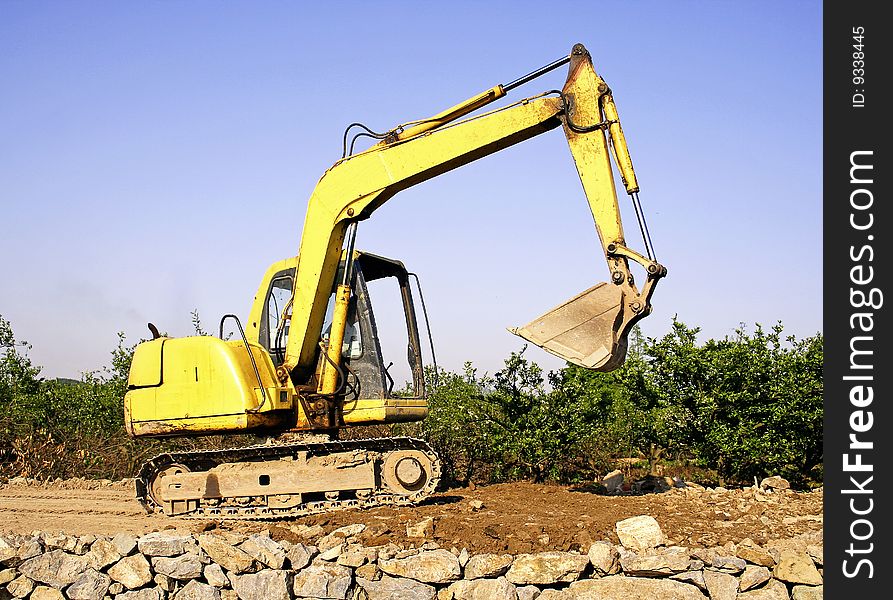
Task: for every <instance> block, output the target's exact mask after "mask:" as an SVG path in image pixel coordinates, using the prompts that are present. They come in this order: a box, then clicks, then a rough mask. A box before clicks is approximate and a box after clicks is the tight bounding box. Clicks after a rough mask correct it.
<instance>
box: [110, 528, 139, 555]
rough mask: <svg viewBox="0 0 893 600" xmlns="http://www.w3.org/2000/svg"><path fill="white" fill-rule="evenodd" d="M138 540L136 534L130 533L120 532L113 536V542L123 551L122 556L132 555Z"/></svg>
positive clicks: (119, 550)
mask: <svg viewBox="0 0 893 600" xmlns="http://www.w3.org/2000/svg"><path fill="white" fill-rule="evenodd" d="M138 541H139V540H138V539H137V537H136V536H135V535H130V534H129V533H119V534H117V535H115V537H113V538H112V543H113V544H114V545H115V548H117V549H118V552H120V553H121V556H128V555H130V554H131V553H132V552H133V551H134V550H135V549H136V545H137V542H138Z"/></svg>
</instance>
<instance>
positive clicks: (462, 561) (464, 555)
mask: <svg viewBox="0 0 893 600" xmlns="http://www.w3.org/2000/svg"><path fill="white" fill-rule="evenodd" d="M453 554H456V553H455V552H454V553H453ZM456 557H457V558H458V559H459V566H460V567H462V568H463V569H464V568H465V565H467V564H468V561H469V560H471V557H470V556H468V548H462V550H461V551H460V552H459V554H456Z"/></svg>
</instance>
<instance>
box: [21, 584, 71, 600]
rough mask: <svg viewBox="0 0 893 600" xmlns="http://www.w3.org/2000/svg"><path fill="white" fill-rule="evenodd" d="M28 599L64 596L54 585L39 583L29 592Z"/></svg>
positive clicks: (48, 599)
mask: <svg viewBox="0 0 893 600" xmlns="http://www.w3.org/2000/svg"><path fill="white" fill-rule="evenodd" d="M29 600H65V596H63V595H62V592H60V591H59V590H57V589H56V588H54V587H47V586H45V585H40V586H37V587H36V588H34V591H33V592H31V596H29Z"/></svg>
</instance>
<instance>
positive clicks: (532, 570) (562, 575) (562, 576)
mask: <svg viewBox="0 0 893 600" xmlns="http://www.w3.org/2000/svg"><path fill="white" fill-rule="evenodd" d="M588 565H589V557H588V556H586V555H582V554H571V553H570V552H541V553H539V554H521V555H519V556H517V557H515V560H514V562H513V563H512V566H511V568H510V569H509V570H508V573H506V579H508V580H509V581H510V582H512V583H515V584H521V585H526V584H540V585H551V584H553V583H567V582H570V581H576V580H577V579H579V578H580V574H581V573H582V572H583V570H584V569H586V567H587V566H588Z"/></svg>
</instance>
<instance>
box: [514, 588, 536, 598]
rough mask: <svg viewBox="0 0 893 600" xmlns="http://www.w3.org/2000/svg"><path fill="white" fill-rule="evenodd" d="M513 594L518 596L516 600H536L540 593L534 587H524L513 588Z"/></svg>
mask: <svg viewBox="0 0 893 600" xmlns="http://www.w3.org/2000/svg"><path fill="white" fill-rule="evenodd" d="M515 593H517V594H518V600H537V598H539V596H540V593H541V592H540V589H539V588H538V587H536V586H535V585H524V586H521V587H519V588H515Z"/></svg>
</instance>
